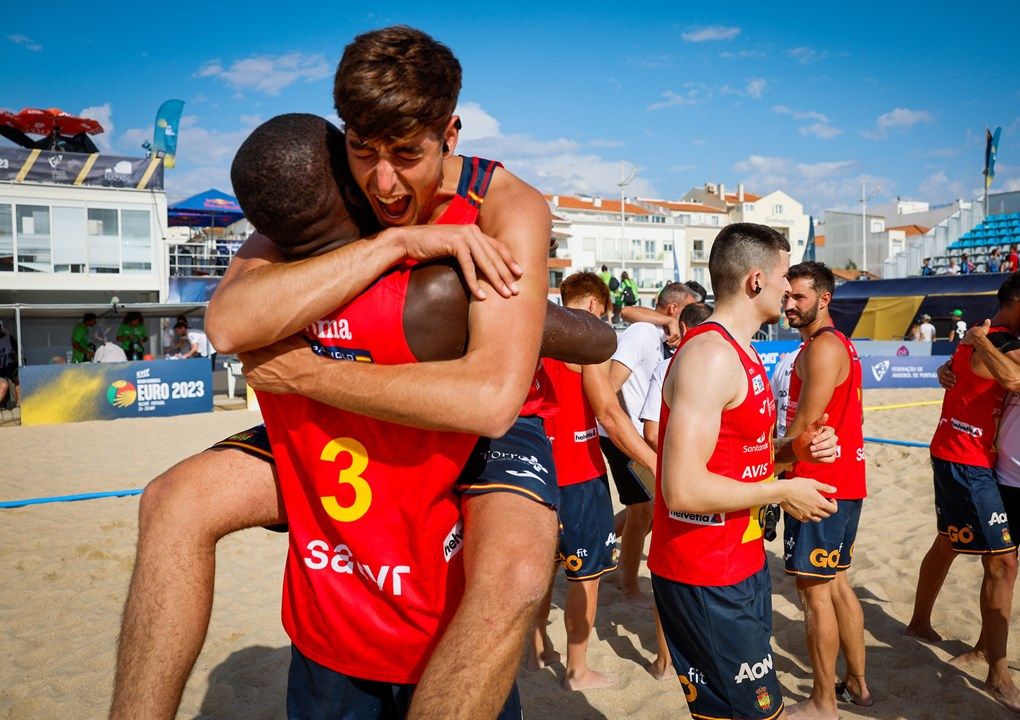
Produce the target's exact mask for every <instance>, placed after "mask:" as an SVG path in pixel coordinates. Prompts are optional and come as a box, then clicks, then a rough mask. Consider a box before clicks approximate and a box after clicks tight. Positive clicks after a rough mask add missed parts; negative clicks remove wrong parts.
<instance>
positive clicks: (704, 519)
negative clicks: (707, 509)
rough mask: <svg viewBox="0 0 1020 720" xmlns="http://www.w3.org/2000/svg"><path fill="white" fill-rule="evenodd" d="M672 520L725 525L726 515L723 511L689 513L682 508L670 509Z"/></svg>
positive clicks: (693, 523) (694, 523)
mask: <svg viewBox="0 0 1020 720" xmlns="http://www.w3.org/2000/svg"><path fill="white" fill-rule="evenodd" d="M669 518H670V520H676V521H677V522H682V523H689V524H691V525H725V524H726V516H725V515H724V514H723V513H710V514H706V513H689V512H683V511H680V510H670V511H669Z"/></svg>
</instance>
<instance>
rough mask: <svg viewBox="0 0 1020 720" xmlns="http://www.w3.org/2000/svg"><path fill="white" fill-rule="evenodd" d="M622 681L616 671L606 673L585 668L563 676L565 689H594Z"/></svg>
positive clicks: (611, 685)
mask: <svg viewBox="0 0 1020 720" xmlns="http://www.w3.org/2000/svg"><path fill="white" fill-rule="evenodd" d="M618 682H620V676H619V675H617V674H616V673H604V672H598V671H597V670H592V669H591V668H585V669H584V670H583V671H581V672H579V673H570V672H568V673H567V674H566V675H564V676H563V689H564V690H594V689H596V688H608V687H613V686H614V685H616V684H617V683H618Z"/></svg>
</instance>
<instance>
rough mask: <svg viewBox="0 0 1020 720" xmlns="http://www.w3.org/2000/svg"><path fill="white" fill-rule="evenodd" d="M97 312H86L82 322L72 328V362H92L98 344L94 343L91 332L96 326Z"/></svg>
mask: <svg viewBox="0 0 1020 720" xmlns="http://www.w3.org/2000/svg"><path fill="white" fill-rule="evenodd" d="M96 319H97V318H96V315H95V313H85V314H84V315H82V318H81V322H80V323H78V324H77V325H75V326H74V328H73V329H72V330H71V362H73V363H81V362H90V361H91V360H92V355H93V354H94V353H95V352H96V346H95V345H94V344H93V343H92V338H90V337H89V333H90V331H91V329H92V328H94V327H95V326H96Z"/></svg>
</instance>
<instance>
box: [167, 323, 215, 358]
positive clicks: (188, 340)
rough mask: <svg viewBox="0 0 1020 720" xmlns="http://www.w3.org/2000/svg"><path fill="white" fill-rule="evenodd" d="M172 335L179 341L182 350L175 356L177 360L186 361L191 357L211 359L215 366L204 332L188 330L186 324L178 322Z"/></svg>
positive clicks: (212, 353) (210, 347)
mask: <svg viewBox="0 0 1020 720" xmlns="http://www.w3.org/2000/svg"><path fill="white" fill-rule="evenodd" d="M174 333H176V334H177V337H179V338H180V339H181V340H180V344H181V348H182V349H181V352H180V353H179V354H178V355H177V357H178V358H180V359H181V360H187V359H188V358H193V357H211V358H212V362H213V364H214V366H215V363H216V357H215V352H213V351H212V346H211V345H210V344H209V339H208V338H207V337H206V336H205V333H204V332H202V331H201V330H195V329H194V328H190V327H188V324H187V323H186V322H183V321H181V320H178V321H177V324H176V325H174Z"/></svg>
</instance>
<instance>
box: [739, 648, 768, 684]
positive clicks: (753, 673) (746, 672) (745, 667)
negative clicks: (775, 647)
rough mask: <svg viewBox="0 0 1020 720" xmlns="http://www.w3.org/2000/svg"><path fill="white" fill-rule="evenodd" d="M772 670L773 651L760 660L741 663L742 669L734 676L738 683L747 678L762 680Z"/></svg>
mask: <svg viewBox="0 0 1020 720" xmlns="http://www.w3.org/2000/svg"><path fill="white" fill-rule="evenodd" d="M771 671H772V653H769V654H768V655H766V656H765V657H764V658H762V659H761V660H760V661H759V662H756V663H754V664H753V665H752V664H751V663H746V662H745V663H741V665H740V671H739V672H738V673H737V674H736V675H735V676H734V677H733V679H734V680H735V681H736V683H737V685H739V684H740V683H742V682H744V681H745V680H761V679H762V678H763V677H765V676H766V675H768V674H769V673H770V672H771Z"/></svg>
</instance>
